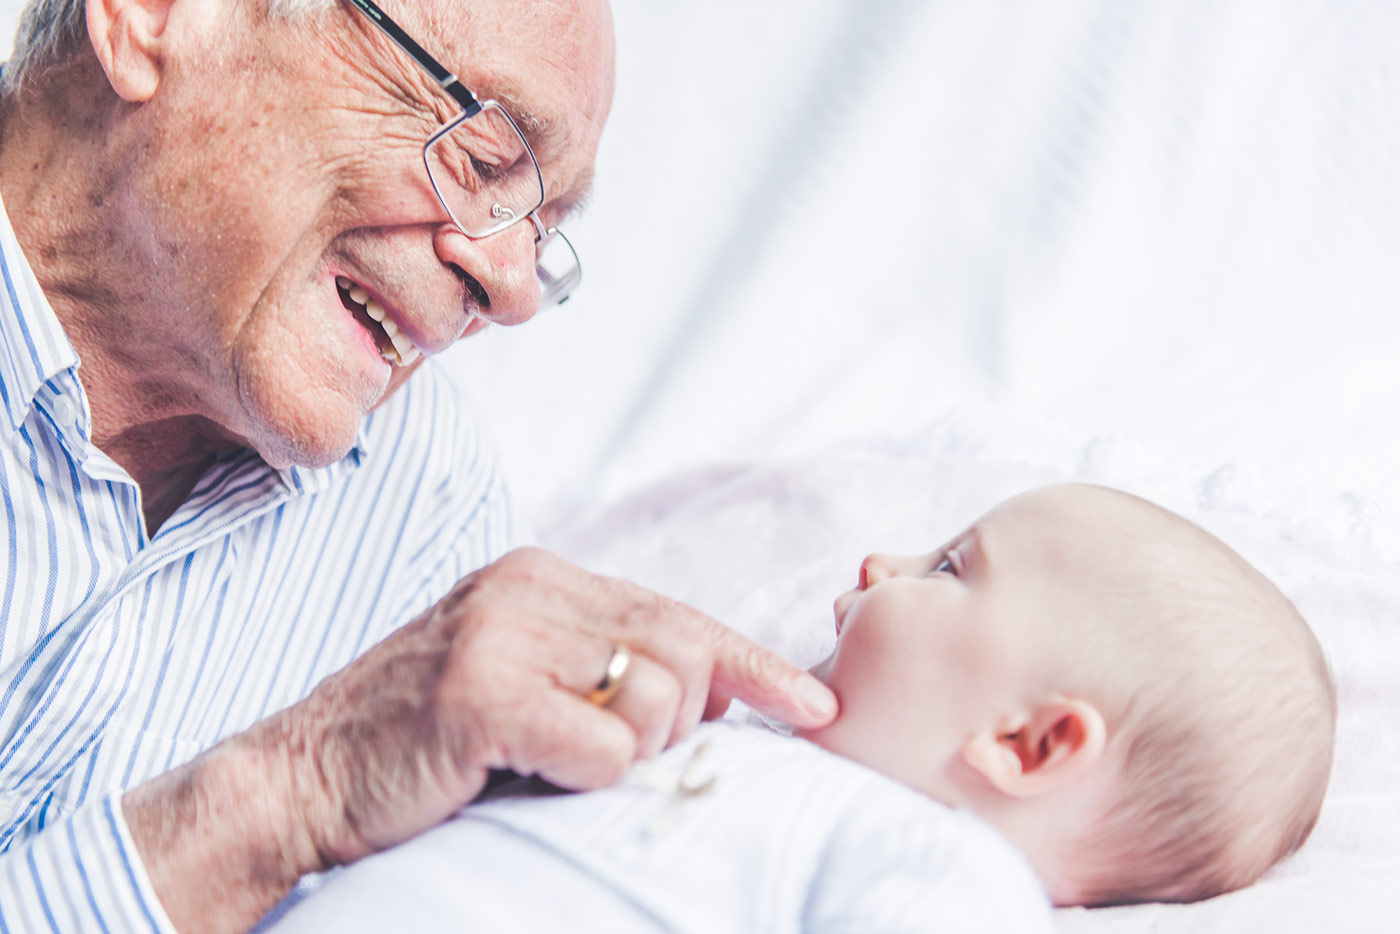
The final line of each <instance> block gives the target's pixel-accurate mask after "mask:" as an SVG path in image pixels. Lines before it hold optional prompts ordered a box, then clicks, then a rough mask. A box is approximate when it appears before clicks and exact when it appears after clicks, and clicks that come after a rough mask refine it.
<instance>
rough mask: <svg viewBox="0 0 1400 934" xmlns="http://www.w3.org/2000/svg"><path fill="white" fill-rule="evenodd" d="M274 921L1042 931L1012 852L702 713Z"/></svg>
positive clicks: (325, 890) (905, 792)
mask: <svg viewBox="0 0 1400 934" xmlns="http://www.w3.org/2000/svg"><path fill="white" fill-rule="evenodd" d="M272 930H273V931H274V932H276V934H303V932H305V934H309V932H322V931H337V932H360V931H363V932H369V931H413V932H432V931H443V932H448V931H450V932H462V931H489V932H495V931H502V932H504V931H510V932H534V931H564V930H567V931H606V932H609V934H621V932H632V931H694V932H706V934H707V932H731V931H732V932H744V931H754V932H765V934H767V932H773V934H782V932H801V931H816V932H824V931H832V932H836V931H841V932H847V931H849V932H871V934H874V932H904V931H907V932H914V931H940V932H943V931H947V932H962V931H967V932H979V934H981V932H997V934H1000V932H1008V934H1012V932H1022V931H1025V932H1040V931H1045V932H1049V931H1051V930H1053V927H1052V921H1051V915H1050V906H1049V903H1048V901H1047V899H1046V896H1045V894H1044V893H1043V891H1042V890H1041V888H1040V885H1039V884H1038V882H1037V880H1036V878H1035V876H1034V875H1033V874H1032V872H1031V869H1030V867H1029V866H1028V865H1027V863H1026V861H1025V860H1024V858H1023V857H1022V856H1021V854H1020V853H1019V852H1017V851H1016V850H1015V849H1013V848H1012V847H1011V845H1010V844H1009V843H1007V842H1006V841H1005V840H1003V839H1002V838H1001V837H1000V836H999V835H998V834H997V833H996V832H995V831H994V830H992V829H991V828H990V827H989V826H988V825H986V824H985V823H983V822H982V821H980V820H979V819H978V818H976V817H975V816H973V815H971V814H969V813H967V812H963V811H954V810H951V809H949V808H947V807H944V806H943V805H941V804H938V803H937V802H934V801H931V800H929V799H928V798H926V797H924V796H922V795H920V794H918V793H916V792H914V791H911V790H910V789H908V788H906V787H904V786H903V785H900V784H898V783H896V782H894V781H891V780H890V779H887V778H885V777H884V776H881V775H879V774H877V773H875V772H872V771H870V770H869V769H866V768H864V767H862V766H859V765H856V764H855V763H852V762H849V761H847V760H844V759H841V758H840V757H838V756H834V755H832V754H830V753H827V752H826V751H824V750H822V749H819V748H817V747H816V746H814V745H812V744H811V743H807V742H805V741H803V740H797V739H792V738H789V737H784V736H779V735H777V734H774V733H772V732H770V731H768V730H766V729H763V728H762V727H759V726H753V725H747V724H738V723H732V722H723V723H714V724H706V725H702V726H701V727H700V729H699V730H697V731H696V733H695V735H694V736H692V737H691V738H690V739H688V740H687V741H685V742H684V743H682V744H680V745H678V746H676V747H675V748H672V749H670V750H668V751H667V752H666V753H665V754H664V755H662V756H660V757H659V758H658V759H657V760H656V761H655V762H654V763H650V764H648V766H647V767H646V768H645V769H643V770H640V771H637V772H634V773H633V774H632V775H631V776H630V777H629V780H628V781H626V782H624V783H623V784H622V785H621V786H620V787H617V788H612V789H608V790H605V791H596V792H590V793H587V794H546V795H532V796H524V795H513V796H506V797H499V798H496V799H494V800H491V801H488V802H484V803H480V804H475V805H473V806H471V807H469V808H467V809H466V810H464V811H462V812H461V813H460V814H459V815H458V816H457V817H456V818H454V819H452V820H450V821H448V822H447V823H445V824H443V825H442V826H440V827H438V828H435V829H434V830H431V831H429V832H427V833H425V834H423V835H422V836H420V837H418V838H417V839H415V840H412V841H410V842H408V843H406V844H404V845H402V846H399V847H396V848H395V849H393V850H390V851H387V852H385V853H381V854H379V855H377V856H373V857H370V858H369V859H366V860H363V861H361V862H359V863H357V864H355V865H354V866H351V867H349V868H347V869H345V870H343V871H341V872H340V873H338V874H336V875H335V876H333V877H332V878H331V879H329V880H328V881H327V882H326V884H325V885H324V886H323V887H321V889H320V890H319V891H318V892H317V893H316V894H315V895H313V896H311V897H310V898H308V899H306V900H305V901H303V902H301V903H300V904H299V905H297V906H295V907H294V908H293V909H292V910H291V911H290V912H289V913H288V914H286V915H285V916H284V917H283V918H282V920H281V921H280V922H279V923H278V924H276V925H275V926H274V927H273V928H272Z"/></svg>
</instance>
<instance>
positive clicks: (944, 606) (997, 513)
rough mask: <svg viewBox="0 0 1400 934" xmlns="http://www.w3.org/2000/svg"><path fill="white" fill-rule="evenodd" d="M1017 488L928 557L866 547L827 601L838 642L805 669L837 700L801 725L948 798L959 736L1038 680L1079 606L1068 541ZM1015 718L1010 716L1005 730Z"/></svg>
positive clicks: (1039, 495) (1033, 692)
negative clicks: (819, 718)
mask: <svg viewBox="0 0 1400 934" xmlns="http://www.w3.org/2000/svg"><path fill="white" fill-rule="evenodd" d="M1054 495H1056V494H1055V491H1053V490H1050V491H1036V492H1035V493H1032V494H1027V495H1025V496H1022V497H1017V498H1016V499H1013V500H1011V501H1009V502H1007V503H1004V504H1003V505H1002V506H1000V507H998V508H997V509H996V510H994V511H993V512H991V513H989V514H988V515H987V516H984V517H983V518H982V519H980V520H978V521H977V522H976V523H974V524H973V525H972V526H971V527H970V528H969V529H967V530H966V531H965V532H963V533H962V534H960V535H958V536H957V537H956V538H954V539H953V540H952V541H951V542H949V543H948V545H946V546H944V547H943V548H939V549H937V550H935V551H932V552H929V553H928V554H925V555H917V556H911V557H893V556H888V555H871V556H870V557H868V558H866V559H865V561H864V562H862V564H861V568H860V577H859V582H858V583H857V585H856V587H855V589H853V590H851V591H850V592H848V593H845V594H842V595H841V596H840V597H839V598H838V599H837V600H836V606H835V617H836V632H837V643H836V648H835V650H834V651H833V652H832V654H831V655H830V657H828V658H827V659H826V660H825V661H823V662H821V663H820V664H818V665H817V666H816V667H815V668H813V669H812V671H813V673H814V674H816V675H817V676H818V677H819V678H821V679H822V680H823V681H824V682H826V684H828V685H829V686H830V687H831V689H832V690H833V691H835V693H836V696H837V697H838V698H839V700H840V703H841V713H840V715H839V716H838V717H837V719H836V721H835V722H834V723H833V724H832V725H831V726H828V727H826V728H825V729H822V730H815V731H811V732H807V733H803V734H801V735H802V736H804V737H805V738H807V739H810V740H811V741H813V742H815V743H816V744H818V745H820V746H823V747H825V748H827V749H829V750H831V751H832V752H835V753H838V754H840V755H843V756H846V757H847V758H850V759H854V760H856V761H857V762H861V763H863V764H865V765H868V766H870V767H872V768H874V769H876V770H878V771H880V772H883V773H884V774H886V775H888V776H890V777H891V778H895V779H897V780H899V781H902V782H904V783H906V784H908V785H910V786H912V787H914V788H916V789H918V790H920V791H923V792H925V793H926V794H929V795H931V796H933V797H935V798H938V799H939V800H943V801H946V802H948V803H950V804H961V803H964V802H963V801H962V800H961V799H962V797H963V795H961V794H960V793H959V791H958V785H959V782H958V781H957V777H956V776H955V775H953V774H951V771H950V770H952V769H954V768H956V763H955V760H956V756H957V752H958V750H959V749H960V748H961V747H962V744H963V743H964V742H965V740H966V739H967V737H968V736H969V735H971V734H972V733H974V732H977V731H979V730H1000V729H1002V727H1001V726H1000V725H999V723H998V722H997V721H998V718H1000V717H1002V716H1004V714H1005V712H1006V711H1011V710H1018V709H1021V708H1023V707H1024V706H1025V705H1026V704H1027V703H1031V702H1034V701H1035V700H1037V699H1039V695H1041V694H1043V693H1044V692H1045V691H1046V690H1047V689H1048V687H1047V685H1046V683H1045V680H1044V675H1045V673H1044V671H1043V668H1044V667H1045V666H1044V663H1043V659H1044V658H1045V657H1046V655H1045V652H1044V651H1043V649H1044V647H1045V646H1046V645H1048V643H1049V640H1051V639H1053V638H1055V631H1056V629H1057V621H1058V620H1060V619H1062V618H1064V616H1063V614H1067V613H1070V612H1078V611H1080V609H1082V608H1077V603H1078V601H1077V600H1074V599H1072V595H1071V594H1070V588H1069V587H1067V586H1066V582H1065V580H1064V578H1065V577H1066V576H1067V575H1066V574H1065V573H1064V571H1065V570H1066V569H1065V568H1064V567H1063V565H1062V564H1061V561H1060V560H1059V559H1058V556H1063V555H1064V554H1065V552H1066V550H1067V549H1072V543H1069V542H1064V541H1062V540H1061V539H1063V538H1065V537H1067V536H1066V535H1064V534H1063V533H1060V532H1059V531H1058V529H1059V523H1057V522H1055V521H1053V512H1054V511H1055V510H1052V509H1050V510H1048V509H1047V508H1046V506H1047V505H1049V504H1048V503H1047V502H1046V500H1047V498H1048V497H1052V496H1054ZM1012 729H1014V727H1013V728H1012Z"/></svg>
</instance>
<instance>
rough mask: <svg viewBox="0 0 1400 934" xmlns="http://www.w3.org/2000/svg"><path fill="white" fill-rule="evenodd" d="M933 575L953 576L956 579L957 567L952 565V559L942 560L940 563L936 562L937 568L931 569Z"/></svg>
mask: <svg viewBox="0 0 1400 934" xmlns="http://www.w3.org/2000/svg"><path fill="white" fill-rule="evenodd" d="M933 573H935V574H951V575H953V576H954V577H957V576H958V569H957V566H956V565H954V564H953V559H952V558H944V559H943V560H942V561H940V562H938V566H937V567H936V568H934V569H933Z"/></svg>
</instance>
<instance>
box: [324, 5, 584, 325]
mask: <svg viewBox="0 0 1400 934" xmlns="http://www.w3.org/2000/svg"><path fill="white" fill-rule="evenodd" d="M350 3H351V4H352V5H353V6H354V7H355V8H356V9H358V10H359V11H360V12H361V13H363V14H364V15H365V16H366V17H368V19H369V21H370V22H371V23H373V24H374V25H375V26H376V27H377V28H378V29H379V30H380V31H381V32H383V33H384V34H385V35H386V36H388V37H389V38H390V39H391V40H393V42H394V44H395V45H397V46H398V47H399V48H400V49H403V51H404V53H405V54H407V55H408V57H409V58H411V59H413V60H414V61H415V62H416V63H417V64H418V66H419V67H420V68H422V69H423V70H424V71H426V72H427V73H428V74H429V75H430V76H431V77H432V79H433V80H434V81H435V82H437V85H438V87H440V88H442V89H443V90H444V91H446V92H447V94H448V95H449V96H450V97H451V98H452V99H453V100H454V101H456V102H457V103H458V105H460V106H461V108H462V112H461V113H459V114H458V115H457V116H455V117H453V118H452V119H451V120H448V121H447V122H446V123H444V124H443V125H442V126H441V127H440V128H439V129H438V130H437V132H435V133H434V134H433V135H432V136H429V137H428V141H427V142H425V143H424V144H423V168H424V169H426V170H427V172H428V182H429V183H430V184H431V185H432V186H433V194H435V195H437V199H438V202H439V203H440V204H441V205H442V209H443V210H444V211H446V212H447V216H448V217H450V218H452V223H453V224H454V225H455V226H456V227H457V229H458V230H460V231H461V232H462V233H463V234H464V235H465V236H467V237H470V238H471V239H473V240H483V239H485V238H486V237H489V236H491V235H493V234H497V233H500V232H501V231H502V230H505V229H506V228H507V227H510V226H511V225H512V224H515V223H518V222H519V221H521V220H525V219H526V218H528V219H529V221H530V223H532V224H533V225H534V227H535V244H536V248H537V250H538V248H539V246H540V245H541V244H543V243H544V242H545V240H546V239H548V238H550V237H558V238H559V239H560V240H562V241H563V242H564V245H565V246H567V247H568V248H569V252H570V253H572V254H573V255H574V268H575V269H576V270H577V273H576V279H575V282H574V284H573V285H572V286H571V287H570V290H569V291H568V292H566V293H564V294H563V295H561V296H558V297H557V298H555V300H554V304H563V303H564V302H566V301H568V299H569V296H570V295H571V294H573V289H575V288H578V283H579V282H580V281H582V279H583V264H582V263H580V262H579V258H578V250H576V249H574V245H573V243H571V242H570V241H569V238H568V237H566V236H564V233H563V231H561V230H560V229H559V228H558V227H545V225H544V222H543V221H541V220H540V219H539V216H538V215H537V213H536V212H537V211H539V209H540V208H541V207H542V206H543V205H544V173H542V172H541V171H540V163H539V160H538V159H536V158H535V151H534V149H532V148H531V147H530V141H529V140H527V139H526V138H525V134H524V133H522V132H520V127H519V126H518V125H517V124H516V122H515V119H514V118H513V117H511V115H510V112H509V111H508V110H506V109H505V108H504V107H502V106H501V104H500V103H499V102H498V101H494V100H489V99H488V100H478V99H477V96H476V95H475V94H473V93H472V92H471V91H470V90H468V89H467V86H466V85H464V84H462V82H461V81H459V80H458V79H457V76H456V75H454V74H453V73H452V72H450V71H448V70H447V69H446V68H444V67H443V65H442V63H441V62H439V61H438V60H437V59H435V58H433V57H432V56H431V55H429V54H428V53H427V52H426V51H424V50H423V47H422V46H421V45H419V44H418V43H417V42H415V41H414V40H413V37H412V36H410V35H409V34H408V33H406V32H404V31H403V28H402V27H400V26H399V24H398V23H396V22H394V21H393V20H392V19H390V18H389V16H388V14H386V13H385V12H384V11H383V10H381V9H380V8H379V7H377V6H375V5H374V3H372V2H371V0H350ZM486 109H492V110H497V111H499V112H500V114H501V116H503V117H505V118H506V121H507V122H508V123H509V124H510V128H511V129H512V130H514V131H515V133H516V135H517V136H519V137H520V142H521V145H523V146H524V147H525V154H526V155H528V156H529V157H530V164H531V165H533V166H534V169H535V178H536V180H538V181H539V186H540V194H539V201H537V202H536V203H535V206H534V207H533V208H531V209H530V210H529V211H528V212H527V213H525V214H524V215H516V214H514V213H512V212H511V211H510V209H508V208H500V206H499V205H497V206H495V207H496V209H493V210H492V214H493V215H496V216H501V215H503V214H508V215H510V216H509V217H502V219H501V222H500V223H499V224H497V225H496V226H494V227H492V228H490V229H488V230H486V231H485V232H483V233H471V232H470V231H468V230H467V228H466V227H464V226H463V225H462V222H461V221H459V220H458V219H457V215H456V214H454V213H453V212H452V208H451V207H450V206H449V205H448V203H447V199H446V198H444V197H443V196H442V192H441V191H439V190H438V183H437V179H436V178H435V177H434V176H433V171H432V169H431V168H430V167H429V163H428V151H429V150H430V149H432V147H433V146H434V145H435V144H436V143H437V142H438V140H440V139H442V138H443V137H444V136H446V135H447V134H449V133H451V132H452V131H453V130H455V129H457V127H459V126H461V125H462V124H463V123H464V122H466V121H467V120H470V119H471V118H472V117H475V116H476V115H477V114H479V113H481V112H482V111H483V110H486ZM536 257H537V258H538V253H537V254H536ZM535 270H536V274H537V276H539V278H540V279H541V280H543V281H542V289H541V297H542V298H543V296H544V295H545V294H546V292H545V290H544V288H543V287H544V286H548V285H549V284H550V283H551V282H552V281H553V276H551V275H550V274H549V273H548V272H547V271H546V270H544V269H542V268H541V267H540V266H539V265H538V263H537V264H536V266H535Z"/></svg>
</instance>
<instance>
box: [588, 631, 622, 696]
mask: <svg viewBox="0 0 1400 934" xmlns="http://www.w3.org/2000/svg"><path fill="white" fill-rule="evenodd" d="M631 664H632V653H631V651H629V650H628V648H627V646H625V645H614V646H613V651H612V657H611V658H609V659H608V667H607V668H606V669H604V671H603V677H602V678H600V679H598V683H597V684H596V685H594V687H593V690H591V691H589V692H588V702H589V703H590V704H594V705H596V706H598V707H606V706H607V705H608V701H610V700H612V699H613V697H614V695H616V694H617V692H618V690H619V689H620V688H621V687H622V679H623V677H624V676H625V675H626V674H627V668H628V666H629V665H631Z"/></svg>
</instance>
